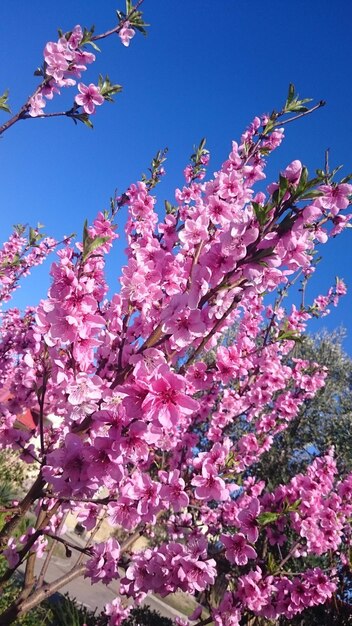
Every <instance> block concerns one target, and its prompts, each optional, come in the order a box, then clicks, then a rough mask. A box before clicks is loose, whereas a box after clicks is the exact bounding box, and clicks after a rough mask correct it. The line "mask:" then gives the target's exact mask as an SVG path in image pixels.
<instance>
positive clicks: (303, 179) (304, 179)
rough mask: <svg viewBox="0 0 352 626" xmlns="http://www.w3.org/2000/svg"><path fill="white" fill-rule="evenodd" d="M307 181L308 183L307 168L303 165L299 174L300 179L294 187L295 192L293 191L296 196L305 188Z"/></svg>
mask: <svg viewBox="0 0 352 626" xmlns="http://www.w3.org/2000/svg"><path fill="white" fill-rule="evenodd" d="M307 183H308V170H307V168H306V167H305V166H303V167H302V172H301V176H300V179H299V182H298V185H297V188H296V192H295V195H296V196H300V195H301V194H302V193H303V192H304V191H305V190H306V187H307Z"/></svg>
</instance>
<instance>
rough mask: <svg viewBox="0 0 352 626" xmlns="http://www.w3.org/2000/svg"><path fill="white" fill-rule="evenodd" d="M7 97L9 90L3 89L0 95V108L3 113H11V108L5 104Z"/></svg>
mask: <svg viewBox="0 0 352 626" xmlns="http://www.w3.org/2000/svg"><path fill="white" fill-rule="evenodd" d="M8 97H9V90H8V89H6V91H4V93H3V94H2V96H0V109H1V111H5V113H11V109H10V107H9V105H8V104H7V101H8Z"/></svg>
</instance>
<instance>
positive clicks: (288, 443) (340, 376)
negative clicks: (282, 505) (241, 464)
mask: <svg viewBox="0 0 352 626" xmlns="http://www.w3.org/2000/svg"><path fill="white" fill-rule="evenodd" d="M344 337H345V331H344V329H342V328H340V329H337V330H335V331H333V332H332V333H329V332H328V331H326V330H323V331H321V332H319V333H317V334H316V335H313V336H309V335H306V336H304V337H303V338H302V341H301V342H299V343H296V346H295V349H294V351H293V353H292V354H291V355H290V358H299V359H309V360H310V361H315V362H316V363H318V364H319V365H320V366H323V367H325V368H326V370H327V377H326V380H325V386H324V387H322V388H321V389H320V390H319V391H318V392H317V394H316V395H315V396H314V397H313V398H311V399H308V400H306V401H305V402H304V405H303V407H302V408H301V410H300V412H299V415H298V418H297V420H295V421H294V422H292V423H291V424H290V425H289V427H288V428H287V429H286V430H285V431H283V432H282V433H279V434H278V435H277V436H276V438H275V442H274V445H273V446H272V448H271V449H270V453H267V454H265V455H263V457H262V460H261V462H260V463H259V464H258V466H257V467H256V468H255V473H256V475H257V477H261V478H263V479H265V480H270V483H271V484H272V485H273V486H275V485H278V484H279V483H280V482H281V481H282V480H285V481H286V480H289V479H290V478H292V476H294V475H296V474H297V473H299V472H302V471H304V470H305V468H306V466H307V465H308V464H309V463H311V462H312V460H313V459H314V457H316V456H318V455H319V456H320V455H322V454H325V453H326V451H327V450H328V449H329V448H330V447H331V446H332V445H333V446H334V448H335V455H336V459H337V463H338V467H339V470H340V471H341V473H342V472H345V471H351V468H352V359H351V357H349V356H348V355H347V354H346V352H345V351H344V349H343V339H344Z"/></svg>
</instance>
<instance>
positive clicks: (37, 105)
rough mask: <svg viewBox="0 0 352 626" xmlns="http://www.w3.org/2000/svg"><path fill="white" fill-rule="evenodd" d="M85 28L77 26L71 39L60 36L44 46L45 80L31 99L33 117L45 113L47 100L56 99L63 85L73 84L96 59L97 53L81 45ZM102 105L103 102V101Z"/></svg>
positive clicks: (31, 114)
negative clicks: (84, 48)
mask: <svg viewBox="0 0 352 626" xmlns="http://www.w3.org/2000/svg"><path fill="white" fill-rule="evenodd" d="M82 38H83V31H82V28H81V27H80V26H75V27H74V29H73V30H72V32H71V33H70V34H69V36H68V38H66V36H62V37H60V39H59V40H58V41H57V42H56V43H55V42H53V41H49V42H48V43H47V44H46V46H45V48H44V61H45V82H44V85H43V86H40V87H39V88H38V90H37V91H36V93H35V94H34V95H33V96H32V97H31V98H30V100H29V110H28V113H29V115H30V116H31V117H37V116H38V115H43V109H44V108H45V105H46V102H45V98H46V99H47V100H52V99H53V97H54V94H55V93H60V89H61V87H72V86H73V85H75V84H76V78H77V77H78V78H79V77H80V76H81V73H82V72H84V71H85V70H86V69H87V64H89V63H93V61H95V55H94V54H92V53H91V52H87V51H86V50H83V49H82V48H80V43H81V41H82ZM99 104H101V102H99Z"/></svg>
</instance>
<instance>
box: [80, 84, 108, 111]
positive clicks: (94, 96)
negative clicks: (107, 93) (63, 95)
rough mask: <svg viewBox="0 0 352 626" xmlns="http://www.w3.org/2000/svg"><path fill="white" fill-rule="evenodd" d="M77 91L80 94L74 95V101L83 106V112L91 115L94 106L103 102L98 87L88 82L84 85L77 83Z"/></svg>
mask: <svg viewBox="0 0 352 626" xmlns="http://www.w3.org/2000/svg"><path fill="white" fill-rule="evenodd" d="M78 91H79V92H80V94H79V95H78V96H76V97H75V102H76V103H77V104H78V105H79V106H82V107H83V110H84V112H85V113H88V115H91V114H92V113H95V107H96V106H100V105H101V104H103V102H104V96H102V95H101V93H100V90H99V87H97V86H96V85H94V84H93V83H90V85H88V86H87V85H84V84H83V83H78Z"/></svg>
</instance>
